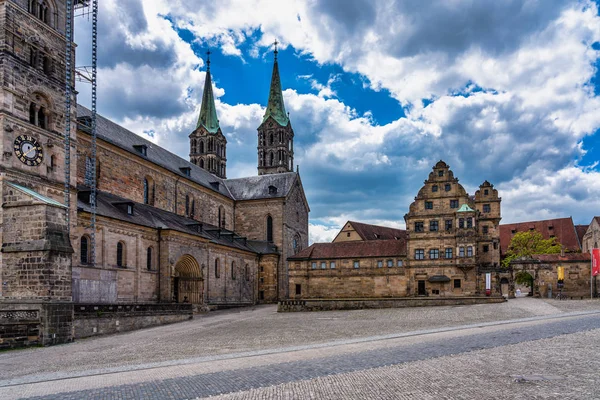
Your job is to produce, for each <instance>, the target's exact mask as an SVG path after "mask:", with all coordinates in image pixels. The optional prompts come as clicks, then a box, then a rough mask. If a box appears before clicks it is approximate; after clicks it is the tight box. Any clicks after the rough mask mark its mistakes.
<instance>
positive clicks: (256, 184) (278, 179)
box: [225, 172, 298, 200]
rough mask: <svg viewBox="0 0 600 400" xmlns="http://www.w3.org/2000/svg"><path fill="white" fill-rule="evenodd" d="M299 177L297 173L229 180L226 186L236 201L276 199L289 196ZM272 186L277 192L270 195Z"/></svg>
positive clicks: (226, 181)
mask: <svg viewBox="0 0 600 400" xmlns="http://www.w3.org/2000/svg"><path fill="white" fill-rule="evenodd" d="M297 175H298V174H297V173H296V172H284V173H281V174H267V175H258V176H249V177H246V178H238V179H227V180H225V185H227V188H228V189H229V192H230V193H231V195H232V197H233V198H234V199H235V200H256V199H270V198H273V199H275V198H279V197H285V196H287V195H288V193H289V192H290V190H291V189H292V186H293V184H294V182H295V180H296V176H297ZM270 186H274V187H275V188H277V192H276V193H270V192H269V187H270Z"/></svg>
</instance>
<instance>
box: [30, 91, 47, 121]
mask: <svg viewBox="0 0 600 400" xmlns="http://www.w3.org/2000/svg"><path fill="white" fill-rule="evenodd" d="M49 110H50V103H49V101H48V100H47V99H46V97H45V96H43V95H41V94H39V93H36V94H35V95H34V100H33V101H32V102H31V103H29V122H30V123H31V124H33V125H36V126H39V127H40V128H42V129H49V126H50V122H51V121H50V112H49Z"/></svg>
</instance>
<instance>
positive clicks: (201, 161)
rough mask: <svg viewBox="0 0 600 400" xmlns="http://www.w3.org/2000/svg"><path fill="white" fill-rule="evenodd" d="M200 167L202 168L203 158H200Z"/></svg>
mask: <svg viewBox="0 0 600 400" xmlns="http://www.w3.org/2000/svg"><path fill="white" fill-rule="evenodd" d="M200 168H204V160H203V159H200Z"/></svg>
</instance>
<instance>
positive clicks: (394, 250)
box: [288, 239, 406, 260]
mask: <svg viewBox="0 0 600 400" xmlns="http://www.w3.org/2000/svg"><path fill="white" fill-rule="evenodd" d="M405 256H406V240H394V239H393V240H367V241H364V242H356V241H355V242H337V243H314V244H312V245H311V246H309V247H308V248H306V249H304V250H302V251H300V252H299V253H298V254H296V255H294V256H292V257H289V258H288V260H321V259H331V258H362V257H381V258H383V257H405Z"/></svg>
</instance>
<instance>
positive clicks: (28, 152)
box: [13, 135, 44, 167]
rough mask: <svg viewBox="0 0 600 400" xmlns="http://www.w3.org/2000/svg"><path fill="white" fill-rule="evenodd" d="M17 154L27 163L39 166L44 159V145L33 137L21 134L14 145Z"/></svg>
mask: <svg viewBox="0 0 600 400" xmlns="http://www.w3.org/2000/svg"><path fill="white" fill-rule="evenodd" d="M13 149H14V151H15V155H16V156H17V158H18V159H19V160H20V161H21V162H22V163H23V164H25V165H29V166H31V167H35V166H38V165H40V164H41V163H42V160H43V159H44V150H43V149H42V146H41V145H40V144H39V143H38V141H37V140H35V139H34V138H33V137H31V136H28V135H21V136H18V137H17V138H16V139H15V143H14V146H13Z"/></svg>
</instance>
